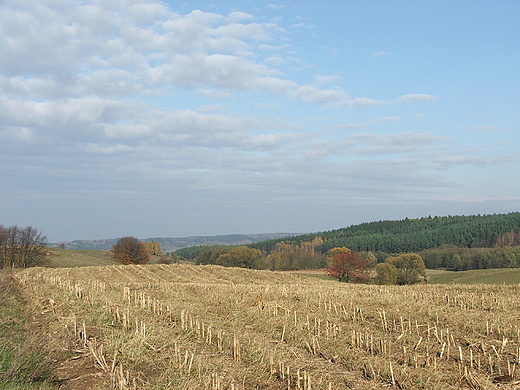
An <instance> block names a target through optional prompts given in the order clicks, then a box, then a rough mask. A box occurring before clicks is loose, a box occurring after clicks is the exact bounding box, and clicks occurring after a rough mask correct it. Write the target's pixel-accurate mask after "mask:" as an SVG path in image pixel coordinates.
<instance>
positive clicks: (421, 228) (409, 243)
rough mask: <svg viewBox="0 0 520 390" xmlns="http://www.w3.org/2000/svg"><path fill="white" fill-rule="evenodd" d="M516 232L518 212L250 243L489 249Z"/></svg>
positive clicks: (384, 223)
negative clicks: (313, 241)
mask: <svg viewBox="0 0 520 390" xmlns="http://www.w3.org/2000/svg"><path fill="white" fill-rule="evenodd" d="M508 232H514V233H519V232H520V213H518V212H514V213H509V214H492V215H471V216H447V217H430V216H429V217H425V218H419V219H409V218H405V219H403V220H397V221H378V222H368V223H362V224H359V225H352V226H349V227H346V228H342V229H337V230H331V231H327V232H320V233H313V234H307V235H301V236H294V237H287V238H284V239H278V240H269V241H263V242H258V243H254V244H250V246H251V247H252V248H256V249H260V250H262V251H266V252H270V251H272V250H273V249H274V248H275V246H276V244H277V243H279V242H285V243H289V244H297V245H299V244H301V243H302V242H306V241H312V240H313V239H314V238H316V237H320V238H321V239H322V240H323V244H321V245H319V246H318V247H317V248H316V249H317V250H318V251H320V252H321V253H325V252H327V251H328V250H330V249H332V248H336V247H347V248H350V249H351V250H353V251H358V252H363V251H365V252H369V251H371V252H386V253H409V252H417V251H422V250H425V249H431V248H440V247H442V246H443V245H454V246H457V247H461V248H491V247H494V246H495V245H496V243H497V240H498V238H499V236H500V235H503V234H506V233H508Z"/></svg>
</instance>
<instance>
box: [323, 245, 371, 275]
mask: <svg viewBox="0 0 520 390" xmlns="http://www.w3.org/2000/svg"><path fill="white" fill-rule="evenodd" d="M370 266H371V261H370V259H366V258H363V257H362V256H361V255H360V254H359V253H357V252H345V251H344V252H339V253H338V254H336V255H335V256H334V257H333V258H332V266H331V267H330V268H329V270H328V275H329V276H332V277H335V278H338V280H339V281H340V282H347V283H365V282H367V281H368V280H369V279H370V273H369V270H370Z"/></svg>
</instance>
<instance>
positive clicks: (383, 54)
mask: <svg viewBox="0 0 520 390" xmlns="http://www.w3.org/2000/svg"><path fill="white" fill-rule="evenodd" d="M387 54H388V52H387V51H378V52H375V53H374V54H372V57H374V58H377V57H382V56H385V55H387Z"/></svg>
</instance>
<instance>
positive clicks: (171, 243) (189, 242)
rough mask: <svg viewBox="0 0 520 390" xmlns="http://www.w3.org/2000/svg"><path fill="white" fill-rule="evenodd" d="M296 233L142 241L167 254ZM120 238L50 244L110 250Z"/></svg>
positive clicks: (241, 243) (158, 238) (164, 238)
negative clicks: (179, 250)
mask: <svg viewBox="0 0 520 390" xmlns="http://www.w3.org/2000/svg"><path fill="white" fill-rule="evenodd" d="M294 235H296V233H261V234H228V235H221V236H190V237H152V238H146V239H144V240H141V241H145V242H146V241H156V242H158V243H159V244H160V245H161V249H162V250H163V251H165V252H171V251H175V250H177V249H181V248H187V247H190V246H199V245H247V244H252V243H255V242H259V241H266V240H273V239H279V238H284V237H289V236H294ZM118 240H119V238H107V239H100V240H74V241H64V242H56V243H52V244H49V246H50V247H55V248H58V247H62V248H65V249H97V250H108V249H111V248H112V246H113V245H114V244H115V243H116V242H117V241H118Z"/></svg>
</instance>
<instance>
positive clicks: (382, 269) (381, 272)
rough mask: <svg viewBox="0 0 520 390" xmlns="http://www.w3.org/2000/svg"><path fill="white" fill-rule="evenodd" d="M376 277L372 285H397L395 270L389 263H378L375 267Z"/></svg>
mask: <svg viewBox="0 0 520 390" xmlns="http://www.w3.org/2000/svg"><path fill="white" fill-rule="evenodd" d="M376 272H377V276H376V277H375V278H374V280H373V282H374V284H386V285H389V284H397V268H395V267H394V266H393V265H392V264H390V263H379V264H377V265H376Z"/></svg>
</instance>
